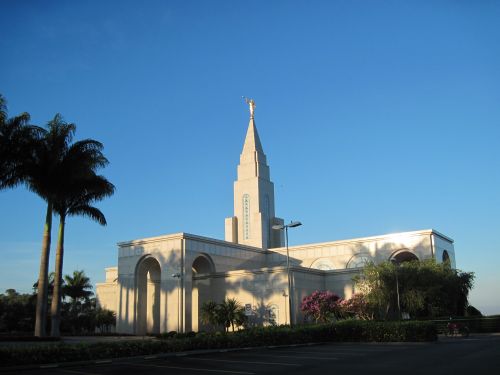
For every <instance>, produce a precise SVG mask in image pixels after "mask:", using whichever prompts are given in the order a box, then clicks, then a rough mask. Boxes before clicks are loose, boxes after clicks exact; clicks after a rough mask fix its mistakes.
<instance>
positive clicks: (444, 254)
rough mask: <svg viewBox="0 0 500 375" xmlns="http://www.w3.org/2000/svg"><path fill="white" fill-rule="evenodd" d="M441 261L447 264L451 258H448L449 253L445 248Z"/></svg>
mask: <svg viewBox="0 0 500 375" xmlns="http://www.w3.org/2000/svg"><path fill="white" fill-rule="evenodd" d="M442 261H443V263H447V264H448V265H450V264H451V259H450V254H448V252H447V251H446V250H445V251H443V257H442Z"/></svg>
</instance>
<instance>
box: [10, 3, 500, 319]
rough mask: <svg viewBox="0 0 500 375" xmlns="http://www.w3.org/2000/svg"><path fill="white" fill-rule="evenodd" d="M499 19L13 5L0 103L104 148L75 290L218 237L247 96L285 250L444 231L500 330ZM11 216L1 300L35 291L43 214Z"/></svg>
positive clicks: (15, 206)
mask: <svg viewBox="0 0 500 375" xmlns="http://www.w3.org/2000/svg"><path fill="white" fill-rule="evenodd" d="M499 19H500V2H498V1H472V0H471V1H422V0H418V1H417V0H415V1H401V0H395V1H352V0H345V1H256V0H254V1H229V0H228V1H203V2H202V1H199V2H197V1H147V2H144V4H143V5H140V4H139V2H137V1H115V2H113V1H85V2H75V1H43V2H42V1H14V0H3V1H2V2H1V3H0V51H1V52H0V53H1V58H0V92H1V93H2V94H3V95H5V96H6V98H7V100H8V102H9V113H10V114H11V115H15V114H17V113H20V112H22V111H28V112H30V113H31V115H32V119H33V122H34V123H37V124H41V125H43V124H45V123H46V122H47V121H48V120H49V119H50V118H51V117H53V116H54V114H55V113H57V112H60V113H62V114H63V115H64V116H65V118H66V119H67V120H68V121H71V122H75V123H76V124H77V126H78V130H77V138H86V137H92V138H95V139H98V140H100V141H102V142H103V143H104V145H105V153H106V155H107V156H108V158H109V160H110V162H111V164H110V166H109V167H108V168H106V169H105V171H104V173H105V175H106V176H107V177H108V178H109V179H110V180H111V181H112V182H113V183H114V184H115V185H116V187H117V192H116V194H115V196H114V197H112V198H111V199H108V200H107V201H105V202H103V203H102V204H100V205H99V206H100V207H101V208H102V210H103V211H104V212H105V214H106V216H107V219H108V222H109V225H108V226H107V227H105V228H103V227H100V226H99V225H97V224H95V223H93V222H90V221H88V220H84V219H79V218H71V219H69V220H68V223H67V238H66V257H65V272H67V273H69V272H71V271H72V270H74V269H77V268H78V269H84V270H85V271H86V272H87V273H88V274H89V275H90V276H91V278H92V281H93V282H96V281H99V280H103V278H104V272H103V268H104V267H106V266H112V265H115V264H116V261H117V250H116V242H118V241H123V240H130V239H134V238H141V237H148V236H156V235H161V234H168V233H173V232H179V231H184V232H189V233H195V234H200V235H205V236H210V237H215V238H223V236H224V218H225V217H227V216H231V215H232V209H233V207H232V205H233V198H232V187H233V180H234V179H235V177H236V165H237V163H238V158H239V153H240V151H241V147H242V145H243V139H244V136H245V131H246V127H247V124H248V110H247V106H246V105H245V104H244V103H243V101H242V99H241V96H242V95H245V96H249V97H252V98H254V99H255V101H256V103H257V109H256V121H257V127H258V129H259V132H260V136H261V139H262V143H263V146H264V150H265V152H266V154H267V156H268V161H269V163H270V166H271V178H272V180H273V181H274V183H275V189H276V207H277V215H278V216H281V217H284V218H285V219H286V220H290V219H293V220H300V221H302V222H303V223H304V225H303V226H302V227H301V228H299V229H297V230H295V231H294V232H293V235H291V238H290V241H291V244H300V243H308V242H319V241H329V240H335V239H346V238H352V237H360V236H369V235H377V234H384V233H390V232H396V231H407V230H418V229H427V228H435V229H437V230H438V231H441V232H442V233H444V234H446V235H448V236H450V237H452V238H454V239H455V250H456V259H457V265H458V267H459V268H461V269H463V270H466V271H474V272H476V275H477V282H476V287H475V289H474V291H473V293H472V303H473V304H474V305H476V306H477V307H478V308H480V309H481V310H483V311H484V312H486V313H500V273H499V272H498V267H499V265H500V238H499V229H500V214H499V212H500V176H499V169H500V156H499V143H500V26H499V22H498V20H499ZM0 209H1V214H0V256H1V261H0V291H3V290H4V289H6V288H10V287H13V288H16V289H18V290H21V291H29V290H30V286H31V285H32V284H33V282H34V281H35V279H36V278H37V274H38V264H39V252H40V246H41V245H40V244H41V237H42V229H43V221H44V212H45V205H44V203H43V202H42V201H41V200H40V199H39V198H38V197H37V196H35V195H34V194H32V193H30V192H27V191H26V190H25V189H23V188H19V189H16V190H9V191H2V192H0ZM55 220H57V218H56V219H55ZM56 222H57V221H56ZM55 234H56V231H55V230H54V236H55ZM51 268H52V265H51Z"/></svg>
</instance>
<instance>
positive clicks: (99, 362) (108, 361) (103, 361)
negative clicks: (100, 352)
mask: <svg viewBox="0 0 500 375" xmlns="http://www.w3.org/2000/svg"><path fill="white" fill-rule="evenodd" d="M94 363H95V364H98V365H99V364H102V363H111V359H101V360H99V361H95V362H94Z"/></svg>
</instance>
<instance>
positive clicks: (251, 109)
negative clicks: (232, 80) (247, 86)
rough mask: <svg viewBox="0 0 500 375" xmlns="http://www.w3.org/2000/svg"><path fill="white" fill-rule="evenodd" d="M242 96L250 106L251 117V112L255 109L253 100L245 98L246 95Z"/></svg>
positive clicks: (251, 113)
mask: <svg viewBox="0 0 500 375" xmlns="http://www.w3.org/2000/svg"><path fill="white" fill-rule="evenodd" d="M242 98H243V99H245V103H247V104H248V106H249V107H250V118H253V113H254V111H255V107H257V106H256V105H255V100H253V99H250V98H247V97H246V96H242Z"/></svg>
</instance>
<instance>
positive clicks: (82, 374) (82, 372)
mask: <svg viewBox="0 0 500 375" xmlns="http://www.w3.org/2000/svg"><path fill="white" fill-rule="evenodd" d="M57 371H63V372H69V373H70V374H81V375H100V374H99V373H97V372H85V371H78V370H68V369H65V368H58V369H57Z"/></svg>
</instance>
